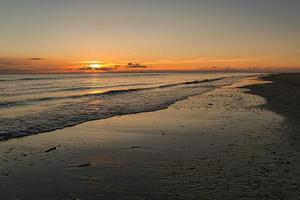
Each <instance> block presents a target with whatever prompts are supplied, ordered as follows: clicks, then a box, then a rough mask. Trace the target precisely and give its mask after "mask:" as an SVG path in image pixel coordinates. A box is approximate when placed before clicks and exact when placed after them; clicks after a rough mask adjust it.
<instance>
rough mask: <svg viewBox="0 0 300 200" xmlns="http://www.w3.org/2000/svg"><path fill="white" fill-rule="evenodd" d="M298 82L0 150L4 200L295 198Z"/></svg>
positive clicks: (231, 90) (251, 85)
mask: <svg viewBox="0 0 300 200" xmlns="http://www.w3.org/2000/svg"><path fill="white" fill-rule="evenodd" d="M291 77H292V78H291ZM298 77H299V74H295V75H294V74H279V75H266V76H263V77H262V76H259V77H258V76H251V77H245V78H243V79H240V80H236V81H235V82H234V83H233V84H224V85H220V86H218V87H216V89H213V90H208V91H206V92H204V93H202V94H199V95H193V96H190V97H189V98H188V99H184V100H181V101H177V102H176V103H175V104H172V105H170V106H168V107H167V108H164V109H161V110H156V111H153V112H143V113H137V114H129V115H122V116H114V117H111V118H108V119H102V120H94V121H88V122H85V123H81V124H78V125H75V126H72V127H67V128H63V129H61V130H55V131H51V132H47V133H41V134H37V135H30V136H26V137H22V138H13V139H9V140H5V141H1V146H0V156H1V157H0V199H5V200H10V199H45V200H55V199H80V200H85V199H87V200H90V199H124V200H125V199H126V200H127V199H208V200H210V199H245V200H246V199H247V200H250V199H278V200H280V199H288V200H291V199H299V198H300V188H299V186H300V182H299V181H300V176H299V175H300V167H299V166H300V159H299V156H300V152H299V148H298V146H297V144H296V141H297V135H296V133H299V129H298V126H297V124H296V122H297V119H299V117H298V116H299V115H298V110H299V109H298V108H299V106H298V105H299V104H298V102H297V99H298V97H299V95H298V93H299V92H298V91H300V90H299V79H298ZM272 81H274V82H272ZM290 81H292V83H291V82H290ZM287 82H288V83H287ZM291 85H292V86H293V88H291ZM287 88H289V89H287ZM266 91H268V92H266ZM281 94H284V96H281V98H276V97H278V95H279V96H280V95H281ZM284 97H288V98H284ZM289 101H291V102H293V104H292V105H291V104H290V102H289ZM278 105H285V107H281V106H278Z"/></svg>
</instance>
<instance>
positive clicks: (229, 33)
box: [0, 0, 300, 74]
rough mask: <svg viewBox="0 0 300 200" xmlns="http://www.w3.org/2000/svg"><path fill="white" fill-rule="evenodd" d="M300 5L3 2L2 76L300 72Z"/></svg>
mask: <svg viewBox="0 0 300 200" xmlns="http://www.w3.org/2000/svg"><path fill="white" fill-rule="evenodd" d="M299 10H300V1H298V0H284V1H283V0H251V1H249V0H186V1H182V0H181V1H179V0H151V1H150V0H110V1H108V0H51V1H41V0H26V1H19V0H9V1H0V27H1V34H0V44H1V45H0V74H4V73H77V72H118V71H156V70H163V71H168V70H180V71H182V70H245V71H295V70H300V37H299V35H300V12H299Z"/></svg>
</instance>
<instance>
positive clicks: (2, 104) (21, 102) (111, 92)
mask: <svg viewBox="0 0 300 200" xmlns="http://www.w3.org/2000/svg"><path fill="white" fill-rule="evenodd" d="M225 78H226V77H221V78H214V79H204V80H195V81H187V82H180V83H174V84H166V85H160V86H154V87H147V88H132V89H121V90H109V91H105V92H99V93H88V94H80V95H69V96H61V97H42V98H36V99H26V100H19V101H8V102H0V108H9V107H13V106H22V105H27V104H30V103H36V102H45V101H53V100H63V99H79V98H86V97H95V96H105V95H117V94H122V93H130V92H138V91H145V90H153V89H165V88H169V87H176V86H181V85H191V84H201V83H207V82H214V81H219V80H223V79H225ZM128 85H129V84H128ZM128 85H127V86H128ZM99 88H100V87H99ZM64 90H66V89H64ZM70 90H72V89H70Z"/></svg>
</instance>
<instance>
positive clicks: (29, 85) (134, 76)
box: [0, 72, 251, 140]
mask: <svg viewBox="0 0 300 200" xmlns="http://www.w3.org/2000/svg"><path fill="white" fill-rule="evenodd" d="M250 75H251V74H249V73H209V72H202V73H200V72H197V73H196V72H193V73H101V74H33V75H0V140H5V139H10V138H15V137H21V136H29V135H33V134H38V133H43V132H50V131H53V130H56V129H62V128H65V127H69V126H74V125H77V124H81V123H84V122H87V121H91V120H100V119H105V118H109V117H114V116H119V115H127V114H134V113H141V112H150V111H156V110H160V109H165V108H168V107H169V106H170V105H172V104H174V103H176V102H177V101H180V100H184V99H186V98H188V97H190V96H194V95H199V94H203V93H205V92H209V91H212V90H214V89H215V88H216V87H220V86H223V85H229V84H232V83H233V82H235V81H237V80H238V79H241V78H243V77H246V76H250Z"/></svg>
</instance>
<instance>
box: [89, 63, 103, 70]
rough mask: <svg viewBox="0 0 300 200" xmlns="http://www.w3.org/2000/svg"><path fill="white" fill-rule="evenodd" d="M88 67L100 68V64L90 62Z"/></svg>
mask: <svg viewBox="0 0 300 200" xmlns="http://www.w3.org/2000/svg"><path fill="white" fill-rule="evenodd" d="M89 67H90V68H91V69H99V68H101V65H100V64H90V65H89Z"/></svg>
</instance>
